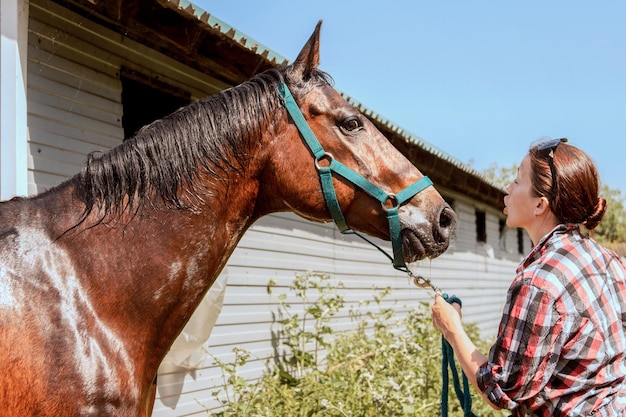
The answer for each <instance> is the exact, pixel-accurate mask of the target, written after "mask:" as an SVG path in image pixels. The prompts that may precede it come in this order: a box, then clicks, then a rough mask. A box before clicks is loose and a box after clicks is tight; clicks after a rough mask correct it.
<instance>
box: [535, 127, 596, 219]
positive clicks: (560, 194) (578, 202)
mask: <svg viewBox="0 0 626 417" xmlns="http://www.w3.org/2000/svg"><path fill="white" fill-rule="evenodd" d="M566 142H567V139H560V140H552V141H550V140H548V141H545V140H544V141H541V142H539V143H536V144H534V145H531V148H530V150H529V152H528V155H529V158H530V168H531V182H532V188H533V192H534V193H535V194H536V195H537V196H539V197H546V198H547V199H548V202H549V203H550V209H551V210H552V212H553V213H554V214H555V215H556V217H557V218H558V219H559V221H560V222H561V223H576V224H583V225H584V226H585V227H586V228H587V229H588V230H593V229H595V228H596V227H597V226H598V224H600V221H601V220H602V217H604V212H605V211H606V200H605V199H604V198H602V197H599V196H598V192H599V180H598V171H597V169H596V166H595V164H594V163H593V161H592V160H591V158H590V157H589V155H587V154H586V153H585V152H583V151H581V150H580V149H578V148H577V147H575V146H572V145H569V144H568V143H566Z"/></svg>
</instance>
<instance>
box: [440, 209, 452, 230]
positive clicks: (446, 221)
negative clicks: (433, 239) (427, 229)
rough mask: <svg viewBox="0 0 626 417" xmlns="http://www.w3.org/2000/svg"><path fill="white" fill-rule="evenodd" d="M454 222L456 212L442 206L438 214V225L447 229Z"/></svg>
mask: <svg viewBox="0 0 626 417" xmlns="http://www.w3.org/2000/svg"><path fill="white" fill-rule="evenodd" d="M455 223H456V214H455V213H454V211H452V209H451V208H450V207H444V208H443V210H441V213H440V214H439V227H441V228H443V229H449V228H451V227H452V226H454V224H455Z"/></svg>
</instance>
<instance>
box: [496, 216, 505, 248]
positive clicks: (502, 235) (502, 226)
mask: <svg viewBox="0 0 626 417" xmlns="http://www.w3.org/2000/svg"><path fill="white" fill-rule="evenodd" d="M498 231H499V233H500V238H499V241H498V245H499V246H500V249H501V250H503V251H506V220H505V219H499V220H498Z"/></svg>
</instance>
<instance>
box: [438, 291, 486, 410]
mask: <svg viewBox="0 0 626 417" xmlns="http://www.w3.org/2000/svg"><path fill="white" fill-rule="evenodd" d="M441 296H442V297H443V299H444V300H446V301H447V302H448V303H449V304H452V303H457V304H458V305H459V306H461V307H462V303H461V299H460V298H459V297H457V296H455V295H452V296H448V294H446V293H443V294H442V295H441ZM441 350H442V359H441V373H442V382H441V384H442V389H441V415H442V417H448V396H449V393H448V387H449V386H450V382H449V381H450V379H449V376H448V368H450V372H451V373H452V383H453V386H454V392H455V393H456V398H457V399H458V400H459V403H460V404H461V408H462V409H463V417H478V416H476V414H474V413H473V412H472V395H471V393H470V387H469V381H468V379H467V376H466V375H465V372H463V371H461V379H462V381H463V388H461V383H460V382H459V373H458V371H457V369H456V363H455V361H454V350H453V349H452V346H451V345H450V343H448V341H447V340H446V338H445V337H443V335H442V336H441Z"/></svg>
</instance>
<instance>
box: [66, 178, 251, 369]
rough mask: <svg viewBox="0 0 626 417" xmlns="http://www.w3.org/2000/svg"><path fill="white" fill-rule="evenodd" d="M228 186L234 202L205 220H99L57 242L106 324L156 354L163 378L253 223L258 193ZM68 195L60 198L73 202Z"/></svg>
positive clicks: (214, 206)
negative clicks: (165, 363)
mask: <svg viewBox="0 0 626 417" xmlns="http://www.w3.org/2000/svg"><path fill="white" fill-rule="evenodd" d="M225 185H227V186H229V188H228V190H229V199H230V200H229V201H224V200H223V199H219V198H216V199H214V200H211V201H208V202H207V203H206V205H205V206H203V207H202V208H201V210H200V212H198V213H194V212H191V211H187V210H168V209H165V208H144V209H141V210H140V211H139V212H138V213H137V214H136V215H128V216H127V217H126V218H120V219H108V220H106V222H105V223H101V224H96V225H95V226H94V225H93V224H94V220H96V219H97V218H98V215H97V214H92V215H91V216H90V217H89V218H88V219H86V220H85V222H84V223H82V224H81V226H79V227H78V228H77V229H76V230H73V231H70V232H68V233H66V234H65V235H63V236H62V237H61V238H60V239H58V241H57V242H56V245H58V247H59V248H60V249H61V250H62V252H63V253H64V254H66V255H67V259H68V261H70V262H71V264H72V265H71V267H72V270H73V271H74V274H75V277H76V279H77V281H78V282H79V283H78V285H79V287H80V288H82V290H83V291H84V292H85V294H87V296H88V298H89V299H90V300H92V301H91V304H92V305H93V310H94V312H95V314H97V315H98V318H99V320H102V321H103V322H106V323H109V324H110V325H111V326H112V327H113V328H116V329H118V331H119V332H120V334H123V333H125V334H128V335H133V336H132V338H133V342H132V343H133V344H137V346H136V348H137V349H148V350H149V354H148V356H149V357H150V359H149V361H150V362H152V363H151V364H148V365H147V366H148V368H154V370H156V367H157V366H158V363H159V362H160V359H161V357H162V356H163V355H164V354H165V353H166V352H167V349H168V348H169V346H170V344H171V343H172V342H173V341H174V338H175V337H176V336H177V335H178V333H179V332H180V330H181V329H182V327H183V326H184V324H185V323H186V321H187V320H188V319H189V317H190V315H191V314H192V312H193V311H194V310H195V308H196V306H197V305H198V303H199V302H200V300H201V298H202V296H203V295H204V294H205V292H206V291H207V289H208V288H209V287H210V286H211V285H212V283H213V281H214V280H215V278H216V277H217V275H218V274H219V272H220V271H221V269H222V268H223V267H224V265H225V264H226V261H227V260H228V257H229V256H230V254H231V253H232V251H233V250H234V248H235V246H236V245H237V243H238V241H239V240H240V238H241V236H242V235H243V233H244V232H245V230H246V229H247V228H248V226H249V225H250V223H251V222H252V221H253V219H252V217H251V216H252V211H253V206H254V204H253V202H252V201H247V200H249V199H251V197H250V196H249V195H250V194H251V195H252V196H254V193H250V190H249V189H245V190H243V191H242V192H240V191H239V190H238V188H241V187H237V188H233V187H232V186H231V185H229V184H225ZM68 187H71V185H68ZM63 191H64V192H63V193H59V197H58V198H67V197H68V196H69V195H72V194H73V193H72V191H71V189H69V188H68V189H66V190H63ZM236 199H237V200H236ZM64 204H65V205H66V206H67V203H64ZM55 215H60V214H59V213H55ZM72 218H73V219H75V218H78V216H77V215H76V214H74V215H73V216H72ZM140 341H142V342H140ZM141 343H144V344H145V346H140V345H141Z"/></svg>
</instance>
